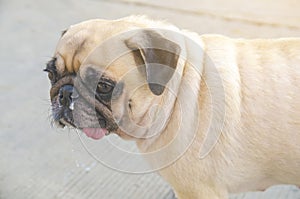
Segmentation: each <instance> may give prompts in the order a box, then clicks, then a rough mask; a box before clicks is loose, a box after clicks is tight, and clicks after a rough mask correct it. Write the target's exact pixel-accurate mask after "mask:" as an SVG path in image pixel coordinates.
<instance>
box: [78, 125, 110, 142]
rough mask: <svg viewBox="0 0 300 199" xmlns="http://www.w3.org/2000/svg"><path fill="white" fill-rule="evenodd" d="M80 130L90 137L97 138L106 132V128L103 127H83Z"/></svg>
mask: <svg viewBox="0 0 300 199" xmlns="http://www.w3.org/2000/svg"><path fill="white" fill-rule="evenodd" d="M82 131H83V132H84V133H85V134H86V135H87V136H88V137H90V138H93V139H95V140H99V139H101V138H103V137H104V136H105V134H106V133H107V130H106V129H103V128H83V129H82Z"/></svg>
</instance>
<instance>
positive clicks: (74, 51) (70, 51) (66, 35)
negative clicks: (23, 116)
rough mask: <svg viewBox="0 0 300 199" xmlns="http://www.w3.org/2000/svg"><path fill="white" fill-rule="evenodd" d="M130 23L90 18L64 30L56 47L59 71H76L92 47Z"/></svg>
mask: <svg viewBox="0 0 300 199" xmlns="http://www.w3.org/2000/svg"><path fill="white" fill-rule="evenodd" d="M131 25H132V24H130V23H125V22H122V23H120V22H119V21H108V20H98V19H97V20H90V21H86V22H83V23H79V24H76V25H73V26H71V27H70V28H68V29H67V30H65V31H64V32H63V34H62V37H61V38H60V40H59V42H58V45H57V47H56V52H55V58H56V67H57V71H58V72H59V73H76V72H77V71H78V70H79V67H80V65H81V64H82V63H83V62H84V60H85V59H86V58H87V57H88V55H89V54H90V53H91V51H92V50H93V49H95V48H96V47H97V46H98V45H100V44H101V43H102V42H103V41H105V40H107V39H108V38H110V37H112V36H114V35H117V34H119V33H120V32H123V31H125V30H126V29H128V28H129V27H130V26H131Z"/></svg>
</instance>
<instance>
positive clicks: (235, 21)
mask: <svg viewBox="0 0 300 199" xmlns="http://www.w3.org/2000/svg"><path fill="white" fill-rule="evenodd" d="M225 2H226V3H225ZM299 10H300V2H299V1H298V0H277V1H271V0H264V1H260V0H253V1H244V2H241V1H238V0H227V1H223V0H210V1H208V0H201V1H200V0H185V1H180V0H173V1H162V0H152V1H148V0H147V1H146V0H131V1H129V0H128V1H121V0H120V1H119V0H115V1H97V0H89V1H75V0H62V1H58V0H53V1H40V0H22V1H20V0H1V1H0V33H1V37H0V67H1V72H0V77H1V78H0V93H1V95H0V110H1V117H0V155H1V157H0V199H26V198H30V199H50V198H63V199H68V198H70V199H71V198H72V199H73V198H75V199H86V198H91V199H94V198H95V199H96V198H97V199H98V198H101V199H102V198H104V199H126V198H128V199H129V198H130V199H141V198H143V199H144V198H149V199H156V198H165V199H171V198H173V197H174V196H173V193H172V191H171V189H170V187H169V186H168V184H167V183H165V182H164V181H163V180H162V179H161V178H160V177H159V176H158V175H156V174H155V173H149V174H144V175H137V174H135V175H133V174H126V173H122V172H117V171H115V170H113V169H110V168H108V167H106V166H103V165H102V164H100V163H98V162H97V161H96V160H95V159H93V158H92V157H91V156H89V155H88V153H87V152H86V151H85V150H84V147H83V146H82V145H81V142H80V141H79V139H78V136H77V134H76V133H75V132H73V131H68V130H57V129H55V128H51V125H50V116H49V97H48V87H49V83H48V81H47V78H46V74H43V73H42V72H41V71H42V69H43V67H44V66H45V63H46V62H47V60H49V58H50V57H51V55H52V52H53V51H54V48H55V44H56V42H57V40H58V38H59V36H60V31H62V30H64V29H65V28H66V27H68V26H69V25H70V24H73V23H77V22H80V21H82V20H86V19H90V18H107V19H115V18H119V17H123V16H127V15H130V14H147V15H149V16H150V17H153V18H156V19H167V20H168V21H170V22H172V23H174V24H176V25H178V26H179V27H181V28H187V29H191V30H194V31H197V32H198V33H200V34H201V33H221V34H225V35H228V36H232V37H246V38H254V37H265V38H269V37H282V36H299V35H300V12H299ZM114 139H115V140H116V141H115V142H120V141H119V140H117V139H116V138H111V140H112V141H113V140H114ZM84 142H89V141H86V140H85V141H84ZM101 142H102V141H101ZM106 144H107V143H106ZM106 144H105V143H98V142H97V143H91V145H93V147H94V148H93V150H94V151H101V152H102V154H105V157H106V158H108V160H114V161H115V160H117V161H118V163H119V164H120V165H124V166H127V165H130V162H128V161H126V157H119V156H118V154H110V151H109V148H107V145H106ZM121 144H123V145H124V146H125V145H126V147H129V148H131V150H133V151H134V150H135V149H134V145H133V143H126V144H125V143H121ZM107 154H109V155H107ZM109 158H110V159H109ZM132 164H135V165H137V166H140V165H144V164H145V163H144V161H143V160H142V159H137V160H136V161H135V162H134V163H131V165H130V166H132ZM231 198H232V199H242V198H244V199H300V191H299V189H297V188H296V187H293V186H277V187H272V188H270V189H268V190H267V191H266V192H264V193H247V194H239V195H232V196H231Z"/></svg>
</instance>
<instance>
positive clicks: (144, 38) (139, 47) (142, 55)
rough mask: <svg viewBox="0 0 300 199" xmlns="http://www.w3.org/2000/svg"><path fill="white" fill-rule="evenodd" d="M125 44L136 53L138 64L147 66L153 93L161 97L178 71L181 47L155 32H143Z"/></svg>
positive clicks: (148, 80) (148, 78) (147, 74)
mask: <svg viewBox="0 0 300 199" xmlns="http://www.w3.org/2000/svg"><path fill="white" fill-rule="evenodd" d="M125 44H126V45H127V47H128V48H130V49H131V50H133V51H134V55H135V60H136V62H137V64H144V65H145V67H146V68H145V71H146V78H147V82H148V85H149V88H150V90H151V91H152V93H153V94H155V95H161V94H162V93H163V91H164V89H165V86H166V84H167V83H168V82H169V80H170V79H171V78H172V76H173V74H174V71H175V70H176V66H177V62H178V58H179V54H180V51H181V48H180V46H179V45H178V44H176V43H174V42H173V41H170V40H169V39H167V38H165V37H164V36H162V35H160V34H159V33H157V32H155V31H154V30H141V31H139V32H137V33H136V34H135V35H134V36H133V37H131V38H129V39H127V40H126V41H125ZM140 60H142V62H143V63H141V61H140Z"/></svg>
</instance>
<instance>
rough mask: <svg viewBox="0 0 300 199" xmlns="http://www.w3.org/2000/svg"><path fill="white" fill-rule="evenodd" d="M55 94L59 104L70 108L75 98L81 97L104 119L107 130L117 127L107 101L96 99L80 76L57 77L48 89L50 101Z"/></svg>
mask: <svg viewBox="0 0 300 199" xmlns="http://www.w3.org/2000/svg"><path fill="white" fill-rule="evenodd" d="M56 96H57V97H58V103H59V105H60V106H64V107H67V108H69V109H70V110H73V109H74V102H75V100H76V99H77V98H78V97H82V98H83V99H85V101H86V102H88V103H89V104H90V105H91V106H94V107H95V110H96V111H97V112H98V113H99V114H100V115H101V116H103V118H104V119H105V121H106V129H107V130H109V131H114V130H116V129H117V128H118V125H117V123H116V122H115V120H114V117H113V115H112V111H111V110H110V109H109V107H107V106H106V105H105V104H107V103H105V102H102V101H101V100H100V99H98V100H96V98H95V94H94V93H93V92H91V91H90V90H89V89H88V88H87V87H86V86H85V85H84V83H83V81H82V80H81V78H80V77H78V76H74V75H67V76H64V77H62V78H61V79H59V80H58V81H57V82H56V83H55V84H54V85H53V86H52V88H51V90H50V99H51V101H53V99H54V98H55V97H56Z"/></svg>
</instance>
